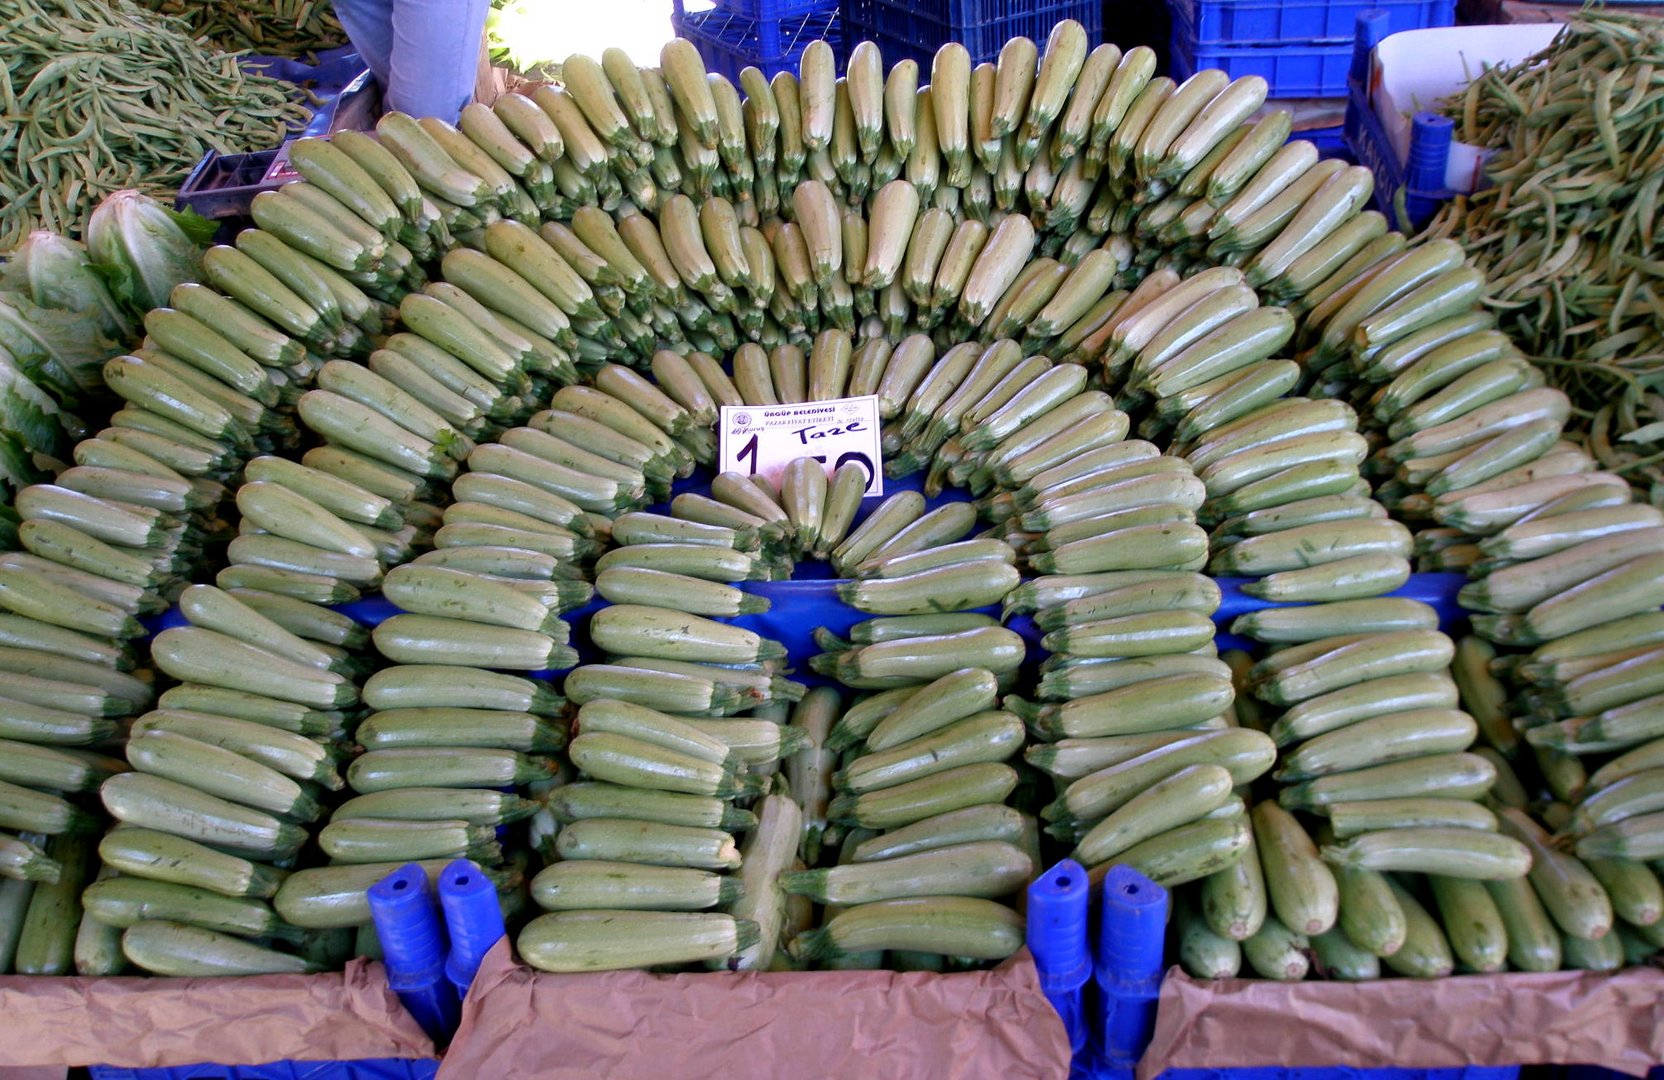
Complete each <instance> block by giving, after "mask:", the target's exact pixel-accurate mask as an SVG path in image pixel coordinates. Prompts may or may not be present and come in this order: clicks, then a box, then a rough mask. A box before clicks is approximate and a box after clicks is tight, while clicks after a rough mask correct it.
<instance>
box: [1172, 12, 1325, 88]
mask: <svg viewBox="0 0 1664 1080" xmlns="http://www.w3.org/2000/svg"><path fill="white" fill-rule="evenodd" d="M1171 44H1172V52H1171V56H1170V60H1169V62H1168V67H1169V74H1171V75H1172V77H1173V78H1174V79H1175V80H1176V81H1180V82H1182V81H1184V80H1185V79H1188V78H1189V77H1190V76H1192V75H1194V74H1195V73H1196V72H1198V71H1200V70H1202V69H1203V68H1218V69H1220V70H1221V71H1223V72H1224V73H1225V74H1227V75H1229V76H1230V77H1231V78H1233V79H1240V78H1242V77H1243V76H1244V75H1258V76H1259V77H1260V78H1262V79H1264V80H1265V81H1266V82H1267V83H1268V84H1269V85H1270V87H1271V94H1270V96H1271V97H1273V98H1325V97H1344V96H1345V95H1346V77H1347V73H1348V72H1349V71H1350V70H1351V67H1352V47H1351V46H1350V45H1349V44H1347V43H1345V42H1344V41H1343V42H1340V43H1322V42H1301V43H1294V44H1285V45H1213V44H1208V43H1205V42H1197V41H1195V40H1194V39H1193V38H1192V37H1191V36H1190V34H1189V33H1188V27H1186V26H1185V25H1184V24H1182V23H1181V22H1180V21H1179V20H1178V19H1174V20H1173V36H1172V42H1171Z"/></svg>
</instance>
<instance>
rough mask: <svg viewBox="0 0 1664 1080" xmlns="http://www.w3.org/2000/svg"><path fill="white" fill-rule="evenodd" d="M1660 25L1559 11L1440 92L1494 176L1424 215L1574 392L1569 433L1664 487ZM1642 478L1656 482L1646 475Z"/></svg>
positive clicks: (1647, 493) (1660, 496) (1663, 71)
mask: <svg viewBox="0 0 1664 1080" xmlns="http://www.w3.org/2000/svg"><path fill="white" fill-rule="evenodd" d="M1661 75H1664V25H1661V24H1660V23H1659V22H1658V21H1657V20H1654V19H1645V18H1637V17H1635V16H1632V15H1627V14H1624V13H1619V12H1612V11H1609V10H1604V9H1603V10H1589V11H1583V12H1577V13H1570V14H1568V17H1567V20H1566V25H1565V28H1564V29H1563V30H1562V31H1561V32H1560V33H1559V34H1558V35H1557V36H1556V38H1555V39H1554V41H1553V42H1552V43H1551V44H1550V45H1549V46H1548V47H1547V48H1546V49H1544V50H1543V51H1542V52H1540V53H1538V54H1537V55H1535V56H1532V57H1529V58H1527V59H1525V60H1523V61H1521V62H1520V63H1518V64H1515V65H1512V66H1508V67H1499V68H1488V69H1486V70H1484V71H1482V72H1480V73H1479V74H1478V75H1477V76H1476V77H1475V78H1473V79H1472V80H1471V81H1470V82H1469V83H1468V84H1467V86H1465V87H1464V88H1463V89H1462V90H1461V91H1460V92H1459V93H1458V94H1456V95H1454V96H1453V97H1452V98H1451V99H1449V100H1448V101H1447V102H1445V104H1444V109H1445V111H1446V114H1447V115H1449V116H1450V117H1451V118H1452V119H1453V120H1455V121H1456V124H1457V128H1458V138H1460V139H1462V140H1463V141H1465V142H1470V143H1477V144H1480V145H1484V146H1486V147H1489V148H1491V149H1493V150H1494V151H1495V153H1494V156H1493V157H1492V158H1491V160H1490V163H1489V165H1488V170H1489V172H1490V175H1491V176H1492V177H1493V179H1494V181H1495V186H1494V187H1493V188H1490V189H1488V190H1485V191H1481V192H1477V193H1475V194H1474V195H1472V196H1469V197H1466V198H1459V199H1456V200H1454V201H1453V202H1452V203H1451V204H1449V205H1448V206H1447V207H1446V208H1445V209H1444V210H1443V211H1442V212H1441V213H1440V214H1439V215H1437V216H1436V217H1435V218H1434V220H1433V221H1432V222H1431V223H1429V225H1428V227H1427V234H1428V235H1429V236H1452V237H1454V238H1456V239H1457V240H1459V241H1460V242H1461V243H1462V244H1463V246H1464V247H1465V248H1466V249H1467V251H1468V253H1469V255H1470V257H1471V258H1472V259H1473V261H1474V263H1475V264H1476V265H1477V266H1479V267H1480V268H1481V269H1483V270H1484V271H1485V272H1486V274H1487V277H1488V278H1489V281H1490V284H1489V286H1488V287H1487V294H1486V297H1485V303H1486V306H1487V307H1489V308H1491V309H1492V310H1493V311H1495V312H1496V313H1497V317H1498V322H1499V328H1500V329H1502V330H1504V331H1507V332H1508V333H1510V334H1512V335H1513V336H1514V337H1515V338H1516V339H1517V340H1518V341H1519V342H1520V344H1521V346H1522V347H1523V348H1524V349H1525V350H1526V351H1527V352H1528V353H1529V354H1530V355H1531V356H1532V359H1533V360H1534V361H1536V362H1537V364H1538V365H1539V366H1540V367H1541V368H1542V369H1543V370H1544V372H1545V374H1546V375H1547V376H1548V378H1549V380H1550V382H1551V383H1553V384H1554V385H1555V386H1558V387H1559V388H1561V389H1562V390H1564V391H1565V392H1566V394H1567V395H1568V396H1569V397H1570V398H1571V399H1572V404H1573V415H1574V422H1573V424H1572V425H1571V426H1570V427H1569V428H1568V430H1567V437H1568V438H1572V439H1575V440H1578V441H1580V442H1582V443H1583V444H1584V446H1585V447H1586V448H1587V449H1589V451H1590V453H1591V454H1593V455H1594V456H1595V457H1596V458H1597V460H1599V461H1600V462H1601V464H1602V466H1603V467H1605V468H1608V469H1611V470H1612V471H1614V472H1618V473H1620V474H1622V475H1624V476H1625V477H1626V478H1628V479H1629V480H1630V481H1631V482H1632V483H1633V484H1635V485H1636V486H1637V487H1638V488H1640V489H1641V497H1642V498H1651V499H1652V500H1653V501H1655V502H1656V501H1660V500H1664V469H1661V468H1660V467H1659V466H1660V462H1661V461H1664V397H1661V393H1660V391H1661V390H1664V297H1661V296H1660V295H1659V291H1658V289H1657V287H1656V283H1657V281H1658V280H1659V279H1660V277H1661V276H1664V259H1659V258H1657V257H1656V255H1655V251H1656V249H1655V246H1654V245H1655V242H1656V240H1657V233H1656V225H1657V217H1658V202H1659V197H1660V194H1661V193H1664V109H1660V107H1659V105H1658V102H1659V95H1658V94H1657V92H1656V87H1657V86H1658V85H1659V84H1660V81H1661V78H1660V77H1661ZM1649 489H1650V490H1649Z"/></svg>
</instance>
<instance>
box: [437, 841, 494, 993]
mask: <svg viewBox="0 0 1664 1080" xmlns="http://www.w3.org/2000/svg"><path fill="white" fill-rule="evenodd" d="M439 906H440V907H441V908H442V909H443V910H444V912H445V926H446V928H447V929H448V930H449V931H450V934H451V951H450V955H448V956H447V957H446V958H445V977H446V978H447V979H448V980H449V981H450V983H451V985H452V986H453V987H455V989H456V995H457V997H459V998H462V997H466V996H468V987H469V986H471V985H472V984H473V982H474V975H475V974H476V973H478V971H479V969H480V961H481V960H483V959H485V954H486V953H488V952H490V951H491V946H493V945H495V944H497V942H498V941H499V940H501V938H502V936H503V933H504V927H503V909H502V906H501V905H500V904H498V902H497V887H496V886H495V885H493V884H492V883H491V879H490V878H488V877H486V876H485V875H484V874H483V873H481V872H480V868H479V867H478V866H476V865H475V864H474V863H472V862H470V861H468V860H467V859H457V860H456V861H455V862H453V863H451V864H450V865H449V866H447V867H445V869H444V871H443V872H441V873H440V875H439Z"/></svg>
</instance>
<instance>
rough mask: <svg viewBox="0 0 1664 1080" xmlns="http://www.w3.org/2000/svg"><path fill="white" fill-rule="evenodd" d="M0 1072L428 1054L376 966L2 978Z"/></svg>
mask: <svg viewBox="0 0 1664 1080" xmlns="http://www.w3.org/2000/svg"><path fill="white" fill-rule="evenodd" d="M0 1017H4V1018H5V1021H4V1030H5V1038H0V1067H3V1066H11V1065H68V1066H83V1065H118V1066H123V1067H126V1068H155V1067H158V1066H176V1065H194V1064H197V1063H200V1062H213V1063H215V1064H221V1065H259V1064H265V1063H268V1062H273V1061H346V1060H351V1059H354V1058H385V1057H402V1058H419V1057H432V1056H433V1054H434V1047H433V1042H432V1040H430V1039H429V1038H428V1037H427V1036H426V1035H425V1034H423V1033H422V1029H421V1028H420V1027H419V1026H417V1024H416V1021H415V1020H413V1019H412V1018H411V1016H410V1014H409V1013H407V1012H405V1010H404V1006H402V1005H400V1004H399V999H398V997H397V996H396V995H395V994H394V993H393V991H391V990H390V989H388V987H387V976H386V973H385V971H384V970H383V969H382V966H381V965H380V964H375V963H370V962H367V961H364V960H354V961H352V962H350V963H349V964H348V965H347V968H346V970H345V971H343V972H333V973H330V974H324V975H261V976H255V977H249V978H217V979H160V978H146V977H143V976H124V977H120V978H45V977H40V976H9V977H5V978H0Z"/></svg>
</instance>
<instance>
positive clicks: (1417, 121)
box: [1346, 11, 1456, 232]
mask: <svg viewBox="0 0 1664 1080" xmlns="http://www.w3.org/2000/svg"><path fill="white" fill-rule="evenodd" d="M1385 27H1386V21H1385V20H1384V19H1383V18H1382V16H1381V13H1380V12H1375V11H1370V12H1365V13H1364V14H1362V15H1359V16H1358V27H1357V36H1356V38H1355V39H1354V41H1353V46H1352V48H1353V52H1352V65H1351V72H1350V77H1349V79H1348V85H1347V103H1346V141H1347V143H1348V145H1350V146H1351V148H1352V156H1353V157H1354V158H1356V159H1357V162H1358V164H1360V165H1364V166H1367V167H1368V168H1369V170H1370V172H1372V173H1374V174H1375V194H1374V196H1373V201H1374V203H1375V208H1376V209H1377V210H1379V211H1381V213H1383V214H1385V215H1386V216H1387V220H1388V221H1389V222H1391V223H1392V225H1393V226H1394V227H1395V228H1399V229H1405V230H1408V231H1410V232H1418V231H1420V229H1421V227H1422V226H1423V225H1426V224H1427V222H1428V220H1429V219H1431V218H1432V216H1433V215H1434V214H1436V213H1438V210H1439V207H1440V206H1441V205H1443V204H1444V202H1445V201H1446V200H1448V199H1450V198H1452V197H1454V195H1455V192H1453V191H1451V190H1450V189H1449V188H1447V187H1445V183H1444V177H1445V166H1446V164H1447V163H1448V161H1449V159H1450V142H1451V139H1452V137H1453V136H1454V134H1455V126H1456V125H1455V123H1454V122H1453V121H1452V120H1450V118H1448V117H1445V116H1440V115H1438V114H1437V113H1430V112H1421V113H1417V114H1416V115H1415V116H1414V117H1413V118H1412V119H1411V123H1410V152H1409V156H1408V158H1407V160H1404V161H1400V160H1399V158H1398V151H1397V148H1396V147H1394V146H1393V143H1392V139H1391V138H1390V137H1388V135H1387V130H1386V128H1385V127H1383V126H1382V124H1381V118H1380V117H1378V116H1376V115H1375V109H1374V108H1373V107H1372V106H1371V105H1370V103H1369V67H1370V65H1369V57H1370V53H1371V52H1372V51H1373V50H1374V48H1375V46H1376V45H1377V44H1379V43H1380V41H1381V39H1382V38H1383V37H1385V36H1386V29H1385ZM1401 201H1402V206H1400V205H1399V204H1400V202H1401Z"/></svg>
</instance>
